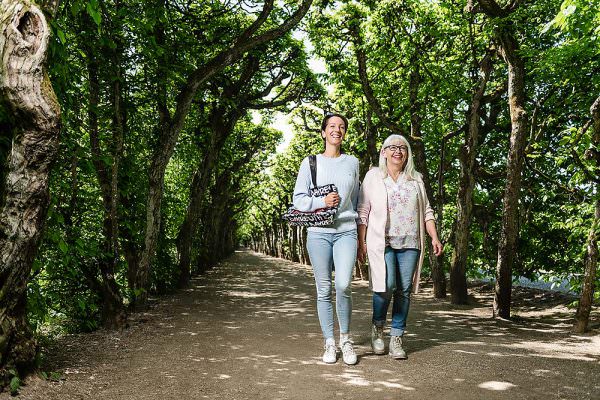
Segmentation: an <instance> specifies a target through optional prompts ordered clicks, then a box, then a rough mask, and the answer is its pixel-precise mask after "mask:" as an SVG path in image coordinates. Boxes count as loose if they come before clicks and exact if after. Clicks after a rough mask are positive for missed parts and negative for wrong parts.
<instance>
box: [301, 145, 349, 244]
mask: <svg viewBox="0 0 600 400" xmlns="http://www.w3.org/2000/svg"><path fill="white" fill-rule="evenodd" d="M358 178H359V177H358V159H357V158H356V157H354V156H351V155H348V154H342V155H340V156H339V157H337V158H329V157H325V156H323V155H322V154H318V155H317V186H322V185H327V184H329V183H333V184H334V185H335V186H337V189H338V194H339V195H340V205H339V207H338V211H337V213H336V214H335V218H334V220H333V224H332V225H330V226H319V227H309V228H308V230H309V231H317V232H326V233H338V232H346V231H350V230H353V229H356V219H357V218H358V213H357V212H356V206H357V203H358V189H359V181H358ZM311 187H312V179H311V176H310V165H309V163H308V157H306V158H304V160H302V164H300V170H299V171H298V178H297V179H296V186H295V187H294V207H296V208H297V209H298V210H300V211H314V210H316V209H319V208H323V207H325V197H311V196H310V195H309V189H310V188H311Z"/></svg>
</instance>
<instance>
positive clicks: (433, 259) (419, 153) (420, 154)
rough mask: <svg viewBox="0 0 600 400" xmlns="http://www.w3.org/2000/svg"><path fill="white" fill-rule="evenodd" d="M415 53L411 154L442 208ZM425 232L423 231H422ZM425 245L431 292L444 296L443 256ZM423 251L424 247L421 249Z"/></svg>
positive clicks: (432, 199) (430, 194) (436, 204)
mask: <svg viewBox="0 0 600 400" xmlns="http://www.w3.org/2000/svg"><path fill="white" fill-rule="evenodd" d="M416 57H417V55H415V59H414V68H413V70H412V72H411V74H410V77H409V101H410V133H411V138H413V140H411V141H412V147H413V150H414V151H413V154H414V156H415V165H416V167H417V170H418V171H419V172H421V174H422V175H423V184H424V186H425V192H426V193H427V198H428V199H429V201H430V203H431V206H432V207H433V208H434V209H438V208H442V204H439V203H440V202H441V201H442V200H443V199H438V198H437V197H435V196H434V195H433V188H432V186H431V178H430V176H429V169H428V168H427V157H426V154H425V144H424V143H423V140H422V139H421V138H422V132H421V111H422V110H421V102H420V101H419V86H420V84H421V75H420V72H419V65H418V59H417V58H416ZM438 217H439V216H438ZM441 222H442V221H441V220H439V219H438V220H437V221H436V225H437V226H438V227H439V226H441ZM423 234H425V233H423ZM425 246H426V247H427V254H428V257H429V266H430V268H431V279H432V280H433V293H434V297H435V298H438V299H439V298H445V297H446V274H445V273H444V256H443V255H440V256H439V257H438V256H436V255H435V254H434V253H433V251H432V248H431V241H430V240H425ZM422 251H425V249H422Z"/></svg>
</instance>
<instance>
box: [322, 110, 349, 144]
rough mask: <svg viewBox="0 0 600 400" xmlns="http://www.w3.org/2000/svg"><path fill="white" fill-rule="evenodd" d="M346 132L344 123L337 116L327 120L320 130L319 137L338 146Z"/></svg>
mask: <svg viewBox="0 0 600 400" xmlns="http://www.w3.org/2000/svg"><path fill="white" fill-rule="evenodd" d="M345 134H346V123H345V122H344V120H343V119H341V118H340V117H338V116H333V117H331V118H329V119H328V120H327V123H326V125H325V129H324V130H322V131H321V137H323V139H325V142H326V143H328V144H330V145H332V146H340V145H341V144H342V141H343V140H344V135H345Z"/></svg>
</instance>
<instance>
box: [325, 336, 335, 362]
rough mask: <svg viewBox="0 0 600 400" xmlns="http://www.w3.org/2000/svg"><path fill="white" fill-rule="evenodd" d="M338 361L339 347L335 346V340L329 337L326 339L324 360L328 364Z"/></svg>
mask: <svg viewBox="0 0 600 400" xmlns="http://www.w3.org/2000/svg"><path fill="white" fill-rule="evenodd" d="M336 361H337V348H336V347H335V340H333V339H327V340H326V341H325V352H324V353H323V362H324V363H327V364H334V363H335V362H336Z"/></svg>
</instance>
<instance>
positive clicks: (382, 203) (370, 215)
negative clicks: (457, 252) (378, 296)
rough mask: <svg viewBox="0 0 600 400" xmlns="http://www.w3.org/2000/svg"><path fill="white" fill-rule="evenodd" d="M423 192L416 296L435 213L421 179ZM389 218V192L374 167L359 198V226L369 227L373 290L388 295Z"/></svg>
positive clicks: (370, 282)
mask: <svg viewBox="0 0 600 400" xmlns="http://www.w3.org/2000/svg"><path fill="white" fill-rule="evenodd" d="M416 182H417V186H418V187H419V191H418V192H417V196H418V199H417V202H418V207H419V239H420V242H421V254H420V256H419V263H418V264H417V270H416V271H415V274H414V276H413V292H414V293H417V292H418V291H419V277H420V275H421V266H422V265H423V259H424V255H425V235H426V231H425V222H427V221H429V220H432V219H433V220H434V219H435V217H434V215H433V209H432V208H431V205H430V204H429V200H428V199H427V193H426V192H425V186H424V185H423V181H422V180H421V178H418V179H416ZM387 218H388V207H387V191H386V189H385V183H384V182H383V176H382V174H381V171H380V169H379V168H377V167H373V168H371V169H370V170H369V172H367V174H366V175H365V179H364V180H363V183H362V185H361V188H360V194H359V196H358V224H359V225H366V226H367V239H366V241H367V255H368V257H369V286H370V287H371V289H372V290H373V291H374V292H385V291H386V285H385V276H386V270H385V260H384V255H383V254H384V251H385V226H386V223H387Z"/></svg>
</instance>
